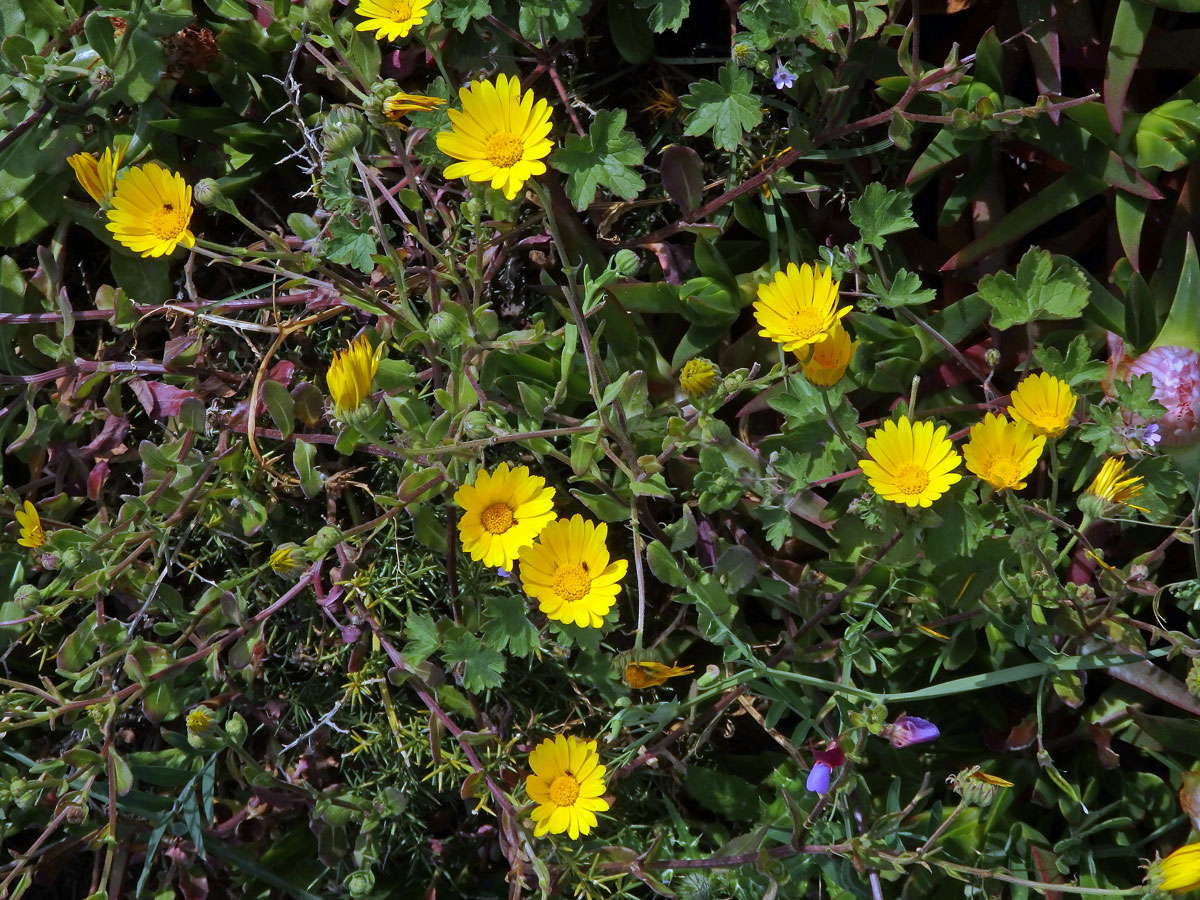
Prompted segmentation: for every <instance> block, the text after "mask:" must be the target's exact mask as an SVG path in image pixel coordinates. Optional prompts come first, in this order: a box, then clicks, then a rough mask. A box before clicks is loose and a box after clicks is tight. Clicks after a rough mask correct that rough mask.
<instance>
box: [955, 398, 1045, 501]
mask: <svg viewBox="0 0 1200 900" xmlns="http://www.w3.org/2000/svg"><path fill="white" fill-rule="evenodd" d="M1045 445H1046V439H1045V438H1044V437H1043V436H1042V435H1040V434H1035V433H1034V431H1033V428H1032V426H1030V424H1029V423H1028V422H1010V421H1008V419H1007V418H1005V417H1004V416H1002V415H1001V416H998V415H996V414H995V413H988V414H987V415H986V416H984V418H983V421H982V422H980V423H978V424H977V425H974V426H972V427H971V436H970V439H969V440H968V441H967V442H966V443H965V444H964V445H963V451H962V453H963V460H964V461H965V462H966V465H967V469H968V470H969V471H971V472H973V473H974V474H975V475H978V476H979V477H980V478H982V479H983V480H984V481H986V482H987V483H988V484H990V485H991V486H992V487H994V488H995V489H996V490H998V491H1003V490H1008V489H1009V488H1012V489H1013V490H1020V489H1021V488H1023V487H1025V478H1026V476H1028V475H1029V473H1030V472H1032V471H1033V469H1034V467H1035V466H1036V465H1037V462H1038V458H1039V457H1040V456H1041V455H1042V448H1043V447H1044V446H1045Z"/></svg>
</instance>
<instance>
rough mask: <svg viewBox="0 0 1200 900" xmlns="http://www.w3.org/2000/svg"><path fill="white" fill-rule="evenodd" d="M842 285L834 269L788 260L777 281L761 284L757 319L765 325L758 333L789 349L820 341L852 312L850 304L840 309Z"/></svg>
mask: <svg viewBox="0 0 1200 900" xmlns="http://www.w3.org/2000/svg"><path fill="white" fill-rule="evenodd" d="M840 285H841V282H840V281H834V280H833V269H825V270H824V271H822V270H821V267H820V266H819V265H818V266H810V265H809V264H808V263H805V264H804V265H802V266H800V267H799V268H797V267H796V264H795V263H788V267H787V269H786V270H785V271H782V272H776V273H775V280H774V281H771V282H768V283H767V284H762V285H759V287H758V301H757V302H756V303H755V304H754V318H755V319H757V320H758V324H759V325H761V326H762V330H761V331H760V332H759V334H760V335H762V336H763V337H768V338H770V339H771V340H773V341H774V342H775V343H777V344H779V345H780V346H781V347H783V349H784V350H786V351H794V350H799V349H800V348H801V347H807V346H808V345H809V344H819V343H820V342H821V341H823V340H825V339H826V338H827V337H828V336H829V334H830V332H831V331H832V330H833V326H834V325H835V324H836V323H837V322H838V321H839V320H841V318H842V316H844V315H846V313H848V312H850V307H849V306H843V307H841V308H838V305H837V302H838V287H839V286H840Z"/></svg>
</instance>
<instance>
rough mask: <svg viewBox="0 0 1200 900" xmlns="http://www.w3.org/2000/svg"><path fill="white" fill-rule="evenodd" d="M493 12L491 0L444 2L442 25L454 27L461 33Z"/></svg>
mask: <svg viewBox="0 0 1200 900" xmlns="http://www.w3.org/2000/svg"><path fill="white" fill-rule="evenodd" d="M491 12H492V4H491V3H490V2H489V0H442V23H443V24H447V23H448V24H450V25H453V26H454V30H455V31H457V32H460V33H461V32H464V31H466V30H467V26H468V25H470V24H471V23H472V22H473V21H474V20H475V19H482V18H484V17H485V16H488V15H490V14H491Z"/></svg>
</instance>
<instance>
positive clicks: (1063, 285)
mask: <svg viewBox="0 0 1200 900" xmlns="http://www.w3.org/2000/svg"><path fill="white" fill-rule="evenodd" d="M979 295H980V296H981V297H983V299H984V300H986V301H987V302H988V305H990V306H991V307H992V325H994V326H995V327H996V328H1000V329H1005V328H1011V327H1013V326H1014V325H1024V324H1025V323H1026V322H1037V321H1042V320H1045V319H1073V318H1075V317H1076V316H1078V315H1079V314H1080V313H1081V312H1083V309H1084V307H1086V306H1087V304H1088V299H1089V297H1090V296H1091V290H1090V288H1089V285H1088V283H1087V281H1086V280H1085V279H1084V277H1083V276H1082V275H1081V274H1080V272H1079V271H1078V270H1077V269H1074V268H1070V267H1068V266H1064V265H1061V264H1060V263H1057V262H1056V261H1055V260H1054V257H1053V256H1051V254H1050V253H1048V252H1047V251H1045V250H1042V249H1040V248H1038V247H1031V248H1030V249H1029V251H1028V252H1027V253H1026V254H1025V255H1024V256H1023V257H1021V262H1020V263H1019V264H1018V265H1017V275H1016V277H1015V278H1014V277H1013V276H1012V275H1010V274H1009V273H1008V272H998V273H997V274H995V275H988V276H985V277H984V278H983V279H982V280H981V281H980V282H979Z"/></svg>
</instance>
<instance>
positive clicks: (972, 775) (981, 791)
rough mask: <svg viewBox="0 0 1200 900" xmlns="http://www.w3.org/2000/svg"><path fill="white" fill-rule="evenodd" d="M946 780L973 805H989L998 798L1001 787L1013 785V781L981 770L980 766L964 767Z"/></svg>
mask: <svg viewBox="0 0 1200 900" xmlns="http://www.w3.org/2000/svg"><path fill="white" fill-rule="evenodd" d="M946 781H947V782H948V783H949V784H950V786H951V787H952V788H953V789H954V791H955V793H957V794H958V795H959V796H960V797H962V798H963V802H965V803H967V804H969V805H971V806H989V805H990V804H991V802H992V801H993V800H994V799H996V794H998V793H999V792H1000V790H1001V788H1010V787H1012V786H1013V783H1012V782H1011V781H1008V780H1007V779H1004V778H1001V777H1000V776H998V775H989V774H988V773H987V772H981V771H980V770H979V766H971V767H970V768H968V769H963V770H962V771H961V772H958V773H957V774H955V775H951V776H950V777H949V778H947V779H946Z"/></svg>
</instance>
